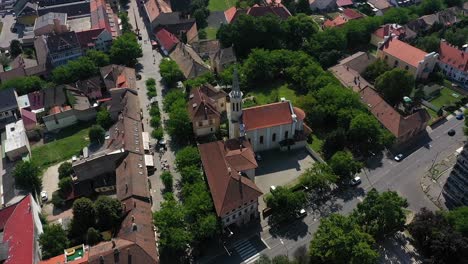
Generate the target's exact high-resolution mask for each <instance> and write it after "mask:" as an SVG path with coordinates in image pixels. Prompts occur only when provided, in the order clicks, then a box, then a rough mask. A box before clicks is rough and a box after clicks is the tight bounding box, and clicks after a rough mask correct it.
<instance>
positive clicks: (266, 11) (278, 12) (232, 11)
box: [224, 3, 291, 24]
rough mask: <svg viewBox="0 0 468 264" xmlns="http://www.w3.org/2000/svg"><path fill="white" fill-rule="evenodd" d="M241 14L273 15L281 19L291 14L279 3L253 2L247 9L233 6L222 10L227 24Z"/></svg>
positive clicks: (255, 15)
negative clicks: (261, 3)
mask: <svg viewBox="0 0 468 264" xmlns="http://www.w3.org/2000/svg"><path fill="white" fill-rule="evenodd" d="M242 14H246V15H249V16H254V17H261V16H266V15H273V16H276V17H278V18H280V19H282V20H286V19H288V17H290V16H291V12H289V10H288V9H287V8H286V7H285V6H284V5H283V4H281V3H279V4H274V5H265V6H260V5H258V4H255V5H253V6H252V7H249V8H248V9H242V8H237V7H235V6H233V7H231V8H229V9H227V10H226V11H224V17H225V19H226V22H227V23H228V24H231V23H234V21H235V20H236V19H237V18H238V17H239V16H240V15H242Z"/></svg>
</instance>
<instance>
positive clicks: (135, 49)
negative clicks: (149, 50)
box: [110, 32, 143, 67]
mask: <svg viewBox="0 0 468 264" xmlns="http://www.w3.org/2000/svg"><path fill="white" fill-rule="evenodd" d="M141 56H143V50H142V49H141V46H140V44H139V43H138V40H137V38H136V36H135V35H134V34H133V33H129V32H126V33H123V34H122V35H121V36H119V37H117V38H116V39H114V41H113V42H112V46H111V49H110V58H111V62H112V63H115V64H121V65H125V66H129V67H133V66H135V64H136V63H137V58H140V57H141Z"/></svg>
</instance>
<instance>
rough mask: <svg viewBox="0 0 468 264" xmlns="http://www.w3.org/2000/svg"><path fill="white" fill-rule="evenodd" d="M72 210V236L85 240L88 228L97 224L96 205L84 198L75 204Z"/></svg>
mask: <svg viewBox="0 0 468 264" xmlns="http://www.w3.org/2000/svg"><path fill="white" fill-rule="evenodd" d="M72 209H73V221H72V223H71V234H72V235H73V236H75V237H81V238H84V236H85V235H86V232H87V231H88V228H90V227H93V226H94V225H95V223H96V212H95V209H94V204H93V202H92V201H91V200H90V199H89V198H86V197H83V198H79V199H77V200H75V201H74V202H73V207H72Z"/></svg>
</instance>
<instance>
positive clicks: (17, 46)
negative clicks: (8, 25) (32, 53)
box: [10, 39, 23, 58]
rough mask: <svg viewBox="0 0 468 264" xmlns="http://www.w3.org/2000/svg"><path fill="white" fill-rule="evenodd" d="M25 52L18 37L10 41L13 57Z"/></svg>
mask: <svg viewBox="0 0 468 264" xmlns="http://www.w3.org/2000/svg"><path fill="white" fill-rule="evenodd" d="M21 53H23V48H22V47H21V42H20V41H19V40H17V39H14V40H12V41H11V42H10V54H11V57H12V58H16V56H18V55H20V54H21Z"/></svg>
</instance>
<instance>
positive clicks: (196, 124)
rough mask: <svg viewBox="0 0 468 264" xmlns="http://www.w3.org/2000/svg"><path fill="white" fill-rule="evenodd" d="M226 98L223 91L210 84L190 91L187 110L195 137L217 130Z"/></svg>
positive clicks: (224, 109) (224, 108)
mask: <svg viewBox="0 0 468 264" xmlns="http://www.w3.org/2000/svg"><path fill="white" fill-rule="evenodd" d="M226 96H227V94H226V93H225V92H224V91H223V90H218V89H216V88H214V87H213V86H211V85H210V84H205V85H203V86H200V87H196V88H193V89H192V90H191V91H190V96H189V102H188V105H187V110H188V113H189V116H190V120H191V121H192V126H193V132H194V134H195V136H197V137H200V136H206V135H209V134H213V133H216V132H217V131H218V130H219V125H220V122H221V118H222V113H224V112H225V111H226Z"/></svg>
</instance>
